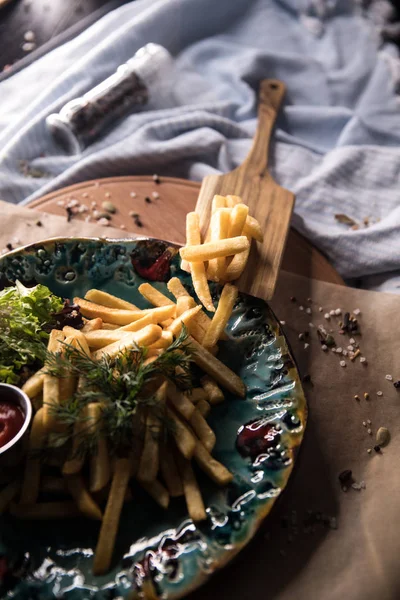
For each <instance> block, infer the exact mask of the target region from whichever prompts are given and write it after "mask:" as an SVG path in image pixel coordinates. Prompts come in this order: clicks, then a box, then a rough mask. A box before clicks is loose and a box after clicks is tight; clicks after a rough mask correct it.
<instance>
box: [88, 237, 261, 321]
mask: <svg viewBox="0 0 400 600" xmlns="http://www.w3.org/2000/svg"><path fill="white" fill-rule="evenodd" d="M249 246H250V243H249V240H248V239H247V237H246V236H245V235H240V236H238V237H235V238H227V239H226V240H220V241H218V242H208V243H207V244H202V245H201V246H185V247H184V248H181V249H180V250H179V253H180V255H181V257H182V258H183V259H184V260H188V261H189V262H191V263H192V262H199V261H202V262H204V261H207V260H208V261H209V260H211V259H213V258H220V257H223V256H232V255H233V254H237V253H238V252H243V251H244V250H246V249H247V248H248V247H249ZM110 310H111V309H110ZM96 316H97V315H96Z"/></svg>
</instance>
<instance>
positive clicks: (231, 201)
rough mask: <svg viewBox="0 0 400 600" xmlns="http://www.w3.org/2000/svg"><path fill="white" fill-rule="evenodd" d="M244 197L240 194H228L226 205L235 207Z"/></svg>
mask: <svg viewBox="0 0 400 600" xmlns="http://www.w3.org/2000/svg"><path fill="white" fill-rule="evenodd" d="M241 202H242V199H241V197H240V196H233V195H232V194H228V195H227V197H226V206H228V207H230V208H233V207H234V206H236V204H240V203H241Z"/></svg>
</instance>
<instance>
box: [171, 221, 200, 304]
mask: <svg viewBox="0 0 400 600" xmlns="http://www.w3.org/2000/svg"><path fill="white" fill-rule="evenodd" d="M191 214H194V215H196V216H198V215H197V214H196V213H188V215H191ZM188 215H186V217H188ZM167 288H168V290H169V291H170V292H171V294H172V295H173V296H175V298H176V299H177V300H178V299H179V298H192V296H191V295H190V294H189V292H188V291H187V289H186V288H185V286H184V285H183V283H182V282H181V280H180V279H178V277H171V279H170V280H169V281H168V283H167ZM192 300H193V302H194V304H193V306H195V304H196V303H195V301H194V298H192Z"/></svg>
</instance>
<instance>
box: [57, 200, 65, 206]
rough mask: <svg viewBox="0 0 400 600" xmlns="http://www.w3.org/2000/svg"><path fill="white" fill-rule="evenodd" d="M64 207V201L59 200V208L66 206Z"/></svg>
mask: <svg viewBox="0 0 400 600" xmlns="http://www.w3.org/2000/svg"><path fill="white" fill-rule="evenodd" d="M64 205H65V202H64V200H58V202H57V206H64Z"/></svg>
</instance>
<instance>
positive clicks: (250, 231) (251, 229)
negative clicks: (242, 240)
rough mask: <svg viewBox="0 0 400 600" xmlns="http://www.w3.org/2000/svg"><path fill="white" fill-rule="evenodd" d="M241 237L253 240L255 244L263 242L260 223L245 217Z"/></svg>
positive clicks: (252, 218)
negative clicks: (245, 236)
mask: <svg viewBox="0 0 400 600" xmlns="http://www.w3.org/2000/svg"><path fill="white" fill-rule="evenodd" d="M243 235H247V236H248V237H249V238H254V239H255V240H256V241H257V242H262V241H263V240H264V234H263V232H262V229H261V225H260V223H259V222H258V221H257V219H255V218H254V217H250V215H249V216H248V217H247V219H246V224H245V226H244V227H243Z"/></svg>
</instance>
